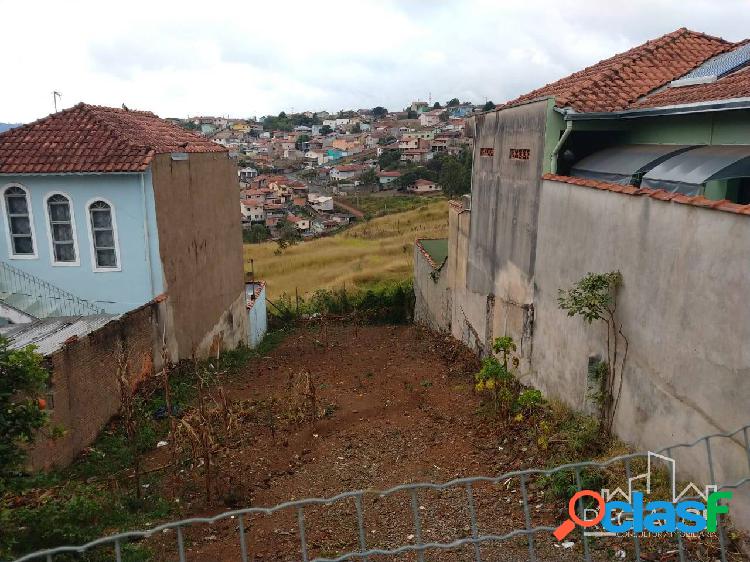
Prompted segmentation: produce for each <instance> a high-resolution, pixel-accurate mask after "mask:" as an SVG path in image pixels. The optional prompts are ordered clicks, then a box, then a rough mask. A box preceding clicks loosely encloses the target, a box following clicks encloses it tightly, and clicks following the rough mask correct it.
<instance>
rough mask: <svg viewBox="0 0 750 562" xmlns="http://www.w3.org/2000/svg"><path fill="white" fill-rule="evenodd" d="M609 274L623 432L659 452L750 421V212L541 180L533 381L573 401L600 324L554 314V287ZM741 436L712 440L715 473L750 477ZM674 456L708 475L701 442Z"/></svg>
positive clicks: (579, 396) (578, 403)
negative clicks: (619, 355)
mask: <svg viewBox="0 0 750 562" xmlns="http://www.w3.org/2000/svg"><path fill="white" fill-rule="evenodd" d="M613 270H619V271H620V272H621V273H622V275H623V282H624V286H623V287H622V289H621V291H620V293H619V296H618V309H617V315H618V318H619V319H620V320H621V321H622V322H623V332H624V333H625V335H626V336H627V337H628V339H629V340H630V347H629V351H628V358H627V364H626V369H625V373H624V385H623V391H622V399H621V403H620V406H619V409H618V412H617V418H616V422H615V430H616V432H617V434H618V436H620V437H621V438H622V439H624V440H626V441H628V442H631V443H635V444H637V446H638V447H642V448H648V449H651V450H654V449H657V448H659V447H661V446H665V445H669V444H671V443H678V442H685V441H691V440H693V439H695V438H697V437H700V436H703V435H706V434H711V433H716V432H726V431H732V430H735V429H737V428H738V427H740V426H742V425H745V424H747V423H750V346H748V345H747V342H748V341H750V300H749V299H748V298H747V297H748V295H750V220H749V217H747V216H743V215H739V214H734V213H725V212H718V211H714V210H710V209H703V208H698V207H694V206H691V205H680V204H673V203H669V202H663V201H658V200H655V199H653V198H650V197H634V196H628V195H623V194H619V193H613V192H608V191H600V190H596V189H591V188H587V187H581V186H575V185H569V184H564V183H559V182H552V181H544V182H543V186H542V198H541V207H540V213H539V236H538V246H537V257H536V272H535V285H536V291H535V297H534V304H535V308H536V322H535V331H534V347H533V350H534V351H533V357H532V365H533V369H532V376H531V382H532V383H533V384H534V385H535V386H537V387H539V388H540V389H542V390H543V391H544V392H545V393H546V394H548V395H552V396H558V397H560V398H562V399H564V400H565V401H566V402H568V403H569V404H571V405H573V406H575V407H578V408H583V406H584V401H585V392H586V371H587V363H588V358H589V357H590V356H593V355H600V356H602V357H606V351H607V350H606V331H605V328H604V327H603V326H602V325H601V324H597V323H594V324H592V325H591V326H589V325H588V324H586V323H585V322H584V321H583V320H581V319H579V318H570V317H569V316H568V315H567V313H565V312H564V311H562V310H560V309H559V307H558V303H557V296H558V289H560V288H566V287H570V286H571V285H572V284H573V283H574V282H576V281H578V280H579V279H580V278H582V277H583V276H584V275H585V274H586V273H587V272H607V271H613ZM741 439H742V436H741V435H740V436H738V438H737V440H738V443H737V444H736V445H733V446H718V445H715V449H714V455H715V458H716V459H715V460H716V467H717V474H716V479H717V480H718V481H720V482H727V481H735V480H737V479H738V478H739V476H740V475H743V476H744V475H747V471H748V465H747V462H748V459H747V455H746V454H744V451H743V448H742V446H741V445H740V444H739V441H741ZM677 460H678V467H679V468H681V469H682V470H683V475H684V476H688V477H690V478H695V479H696V480H698V479H700V480H702V481H708V468H707V465H706V452H705V447H700V448H694V449H684V450H682V451H681V452H680V454H679V456H678V458H677ZM738 504H739V502H733V506H737V505H738ZM745 505H746V506H747V509H748V510H750V501H746V502H745ZM733 510H734V507H733ZM738 517H739V514H738ZM744 517H745V518H746V522H747V523H748V524H750V513H747V514H746V515H745V516H744Z"/></svg>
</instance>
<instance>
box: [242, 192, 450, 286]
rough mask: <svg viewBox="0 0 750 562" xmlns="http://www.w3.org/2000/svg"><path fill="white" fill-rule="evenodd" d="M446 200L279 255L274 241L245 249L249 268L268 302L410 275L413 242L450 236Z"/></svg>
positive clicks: (302, 244)
mask: <svg viewBox="0 0 750 562" xmlns="http://www.w3.org/2000/svg"><path fill="white" fill-rule="evenodd" d="M447 232H448V202H447V201H446V200H439V201H435V202H433V203H430V204H428V205H425V206H424V207H421V208H419V209H414V210H411V211H406V212H403V213H396V214H392V215H387V216H384V217H378V218H376V219H373V220H370V221H368V222H364V223H361V224H358V225H355V226H353V227H352V228H350V229H347V230H345V231H344V232H342V233H340V234H337V235H335V236H329V237H326V238H318V239H316V240H311V241H309V242H301V243H299V244H297V245H296V246H292V247H290V248H287V249H286V250H283V253H282V254H281V255H275V254H274V251H275V250H276V249H277V248H278V245H277V244H276V243H275V242H265V243H263V244H246V245H245V270H246V271H250V259H253V260H254V266H255V277H256V279H263V280H265V281H266V282H267V283H268V293H269V296H270V298H278V297H279V296H280V295H282V294H283V293H287V294H289V295H294V292H295V289H298V290H299V294H300V296H302V295H309V294H311V293H312V292H314V291H315V290H316V289H321V288H335V287H342V286H346V287H347V288H350V287H351V288H355V287H357V288H358V287H367V286H370V285H373V284H376V283H378V282H379V281H387V280H393V279H408V278H410V277H411V275H412V261H413V251H414V240H415V239H417V238H440V237H446V236H447Z"/></svg>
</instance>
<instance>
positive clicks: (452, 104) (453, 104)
mask: <svg viewBox="0 0 750 562" xmlns="http://www.w3.org/2000/svg"><path fill="white" fill-rule="evenodd" d="M460 104H461V102H460V101H458V98H453V99H452V100H450V101H448V103H446V104H445V105H446V106H447V107H456V106H457V105H460Z"/></svg>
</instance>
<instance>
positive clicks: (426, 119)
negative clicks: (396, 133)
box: [419, 109, 444, 127]
mask: <svg viewBox="0 0 750 562" xmlns="http://www.w3.org/2000/svg"><path fill="white" fill-rule="evenodd" d="M443 111H444V110H442V109H433V110H432V111H427V112H425V113H422V114H420V116H419V124H420V125H422V126H423V127H434V126H435V125H437V124H438V123H440V116H441V115H442V114H443Z"/></svg>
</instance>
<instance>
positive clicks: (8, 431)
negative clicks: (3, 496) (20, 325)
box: [0, 338, 49, 492]
mask: <svg viewBox="0 0 750 562" xmlns="http://www.w3.org/2000/svg"><path fill="white" fill-rule="evenodd" d="M48 377H49V375H48V374H47V371H45V370H44V368H43V367H42V356H41V355H39V354H38V353H35V352H34V349H33V347H26V348H24V349H9V348H8V341H7V340H6V339H4V338H0V492H2V491H3V489H4V487H5V486H4V482H5V481H6V480H7V479H8V478H9V477H12V476H13V474H14V473H15V472H16V471H17V470H18V469H20V468H21V467H22V466H23V463H24V460H25V459H26V451H27V449H28V446H29V445H30V444H32V443H33V442H34V440H35V437H36V434H37V431H38V430H39V429H41V428H42V427H44V425H45V424H46V423H47V413H46V412H45V410H46V407H47V404H46V402H45V401H44V399H42V398H39V396H40V395H41V394H42V393H43V392H44V390H45V388H46V384H47V379H48Z"/></svg>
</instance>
